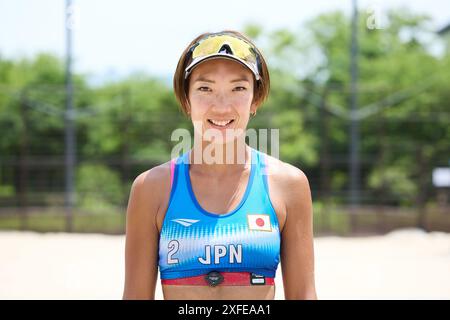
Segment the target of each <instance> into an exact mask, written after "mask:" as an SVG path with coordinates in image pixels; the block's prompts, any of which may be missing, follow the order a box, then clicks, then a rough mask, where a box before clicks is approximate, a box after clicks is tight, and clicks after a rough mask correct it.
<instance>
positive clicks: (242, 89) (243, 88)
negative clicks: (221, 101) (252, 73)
mask: <svg viewBox="0 0 450 320" xmlns="http://www.w3.org/2000/svg"><path fill="white" fill-rule="evenodd" d="M235 89H237V91H244V90H247V88H246V87H236V88H235Z"/></svg>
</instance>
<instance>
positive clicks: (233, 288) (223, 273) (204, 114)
mask: <svg viewBox="0 0 450 320" xmlns="http://www.w3.org/2000/svg"><path fill="white" fill-rule="evenodd" d="M269 87H270V82H269V73H268V69H267V65H266V63H265V60H264V58H263V56H262V54H261V52H260V51H259V50H258V49H257V48H256V47H255V46H254V44H253V43H252V41H251V40H250V39H248V38H247V37H245V36H244V35H243V34H241V33H239V32H236V31H223V32H218V33H205V34H202V35H200V36H199V37H197V38H196V39H194V40H193V41H192V42H191V43H190V44H189V46H188V47H187V48H186V50H185V51H184V52H183V54H182V56H181V58H180V61H179V62H178V66H177V70H176V73H175V76H174V88H175V94H176V97H177V99H178V101H179V102H180V104H181V106H182V109H183V111H184V112H185V114H186V115H188V116H189V117H190V119H191V120H192V122H193V125H194V129H195V130H194V132H195V133H194V134H195V137H194V141H195V142H194V146H193V147H192V149H191V150H189V151H188V152H185V153H184V154H183V155H181V156H180V157H178V158H174V159H172V160H171V161H168V162H167V163H164V164H162V165H159V166H157V167H154V168H152V169H150V170H148V171H145V172H143V173H142V174H140V175H139V176H138V177H137V178H136V179H135V181H134V183H133V185H132V188H131V192H130V198H129V203H128V208H127V225H126V250H125V251H126V252H125V259H126V263H125V286H124V293H123V298H124V299H154V297H155V286H156V281H157V275H158V266H159V269H160V272H161V273H160V276H161V283H162V289H163V294H164V298H165V299H230V300H233V299H258V300H259V299H274V297H275V284H274V277H275V273H276V270H277V266H278V263H279V262H280V260H281V268H282V275H283V284H284V285H283V287H284V294H285V298H286V299H316V292H315V283H314V252H313V231H312V201H311V192H310V188H309V183H308V180H307V177H306V176H305V174H304V173H303V172H302V171H301V170H300V169H297V168H296V167H294V166H292V165H290V164H287V163H284V162H282V161H280V160H278V159H276V158H274V157H271V156H268V155H267V154H265V153H262V152H260V151H257V150H256V149H254V148H251V147H250V146H248V145H246V144H245V130H246V128H247V124H248V122H249V119H250V117H251V116H254V115H255V114H256V111H257V109H258V108H259V107H260V105H261V104H262V102H263V101H264V100H265V99H266V98H267V96H268V92H269ZM280 130H283V128H280ZM230 132H231V133H232V134H231V135H230V134H229V133H230ZM243 133H244V134H243ZM239 146H243V148H240V147H239Z"/></svg>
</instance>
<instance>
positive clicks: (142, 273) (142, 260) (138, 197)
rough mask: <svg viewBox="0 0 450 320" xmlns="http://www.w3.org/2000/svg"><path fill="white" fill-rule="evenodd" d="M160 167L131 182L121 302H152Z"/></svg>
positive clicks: (155, 270) (162, 172) (161, 171)
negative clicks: (143, 300)
mask: <svg viewBox="0 0 450 320" xmlns="http://www.w3.org/2000/svg"><path fill="white" fill-rule="evenodd" d="M165 175H167V173H166V172H164V170H163V168H161V166H160V167H155V168H153V169H151V170H149V171H146V172H144V173H142V174H140V175H139V176H138V177H137V178H136V179H135V180H134V182H133V185H132V187H131V192H130V198H129V201H128V208H127V221H126V241H125V285H124V291H123V299H155V288H156V280H157V276H158V242H159V232H158V229H157V226H156V215H157V212H158V208H159V203H160V193H161V191H160V190H161V185H160V182H161V179H163V178H167V177H165Z"/></svg>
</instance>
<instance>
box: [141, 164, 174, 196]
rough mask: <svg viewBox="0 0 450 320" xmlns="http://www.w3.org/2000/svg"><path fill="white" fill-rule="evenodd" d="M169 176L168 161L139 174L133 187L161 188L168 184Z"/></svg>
mask: <svg viewBox="0 0 450 320" xmlns="http://www.w3.org/2000/svg"><path fill="white" fill-rule="evenodd" d="M169 176H170V161H167V162H165V163H163V164H160V165H158V166H155V167H153V168H151V169H149V170H146V171H144V172H142V173H141V174H139V175H138V176H137V177H136V178H135V179H134V182H133V185H136V187H138V188H144V189H147V188H152V187H155V186H161V184H164V183H166V184H167V182H168V178H169Z"/></svg>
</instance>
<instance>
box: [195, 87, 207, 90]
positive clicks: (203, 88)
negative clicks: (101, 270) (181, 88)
mask: <svg viewBox="0 0 450 320" xmlns="http://www.w3.org/2000/svg"><path fill="white" fill-rule="evenodd" d="M198 90H200V91H207V90H209V88H208V87H200V88H198Z"/></svg>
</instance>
